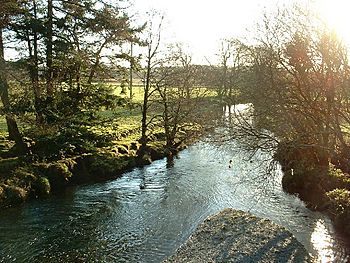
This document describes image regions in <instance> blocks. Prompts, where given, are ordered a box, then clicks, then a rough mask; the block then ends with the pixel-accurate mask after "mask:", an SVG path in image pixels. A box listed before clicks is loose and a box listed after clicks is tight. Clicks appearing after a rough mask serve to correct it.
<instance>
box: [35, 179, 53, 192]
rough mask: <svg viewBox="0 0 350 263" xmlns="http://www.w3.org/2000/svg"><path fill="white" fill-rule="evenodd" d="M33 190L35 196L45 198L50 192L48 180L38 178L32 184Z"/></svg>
mask: <svg viewBox="0 0 350 263" xmlns="http://www.w3.org/2000/svg"><path fill="white" fill-rule="evenodd" d="M33 188H34V191H35V193H36V195H37V196H47V195H48V194H50V191H51V185H50V182H49V179H47V178H46V177H39V178H38V179H37V180H36V181H35V182H34V184H33Z"/></svg>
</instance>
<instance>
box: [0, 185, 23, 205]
mask: <svg viewBox="0 0 350 263" xmlns="http://www.w3.org/2000/svg"><path fill="white" fill-rule="evenodd" d="M4 192H5V200H4V204H5V206H12V205H18V204H21V203H23V202H24V201H25V200H26V199H27V198H28V191H26V190H25V189H23V188H21V187H17V186H9V185H5V188H4Z"/></svg>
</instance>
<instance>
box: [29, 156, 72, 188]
mask: <svg viewBox="0 0 350 263" xmlns="http://www.w3.org/2000/svg"><path fill="white" fill-rule="evenodd" d="M70 165H72V163H71V162H67V161H66V160H62V161H57V162H51V163H38V164H35V167H36V168H37V170H38V173H39V174H41V175H42V176H43V177H46V178H47V179H48V180H49V182H50V185H51V189H52V190H57V189H60V188H62V187H64V186H65V185H67V184H68V181H69V179H70V178H71V177H72V176H73V174H72V172H71V171H70V169H69V166H70Z"/></svg>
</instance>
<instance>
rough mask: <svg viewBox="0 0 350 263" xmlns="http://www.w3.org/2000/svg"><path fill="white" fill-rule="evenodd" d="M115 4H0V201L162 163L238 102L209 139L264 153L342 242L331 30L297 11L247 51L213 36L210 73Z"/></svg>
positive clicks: (272, 23)
mask: <svg viewBox="0 0 350 263" xmlns="http://www.w3.org/2000/svg"><path fill="white" fill-rule="evenodd" d="M123 4H126V5H125V6H124V5H123ZM127 4H128V1H114V2H113V1H95V0H84V1H81V2H79V3H76V2H75V1H73V2H67V1H52V0H37V1H15V0H8V1H5V2H4V4H3V5H2V9H1V10H0V98H1V106H2V107H1V112H0V113H1V116H3V122H2V123H1V125H0V128H1V130H2V131H3V132H2V136H1V137H0V206H9V205H12V204H17V203H20V202H22V201H23V200H25V199H27V198H30V197H39V196H46V195H47V194H49V193H51V192H55V191H59V190H60V189H61V188H62V187H66V186H67V185H72V184H77V183H82V182H90V181H96V180H104V179H107V178H112V177H115V176H117V175H118V174H119V173H120V172H121V171H124V170H126V169H129V168H131V167H134V166H135V165H142V164H145V163H149V162H150V161H151V160H152V159H157V158H160V157H162V156H166V155H167V156H171V155H173V154H175V153H176V152H177V151H178V150H179V149H181V148H182V147H183V145H185V144H186V143H188V142H189V141H191V140H194V139H195V138H198V137H199V136H200V135H201V134H202V133H203V132H205V131H207V130H211V129H212V128H213V127H215V126H217V125H222V123H223V122H221V121H222V119H223V118H222V117H223V116H222V112H221V110H220V108H221V107H222V106H226V105H235V104H239V103H242V102H245V103H250V105H252V109H253V110H247V111H246V112H244V113H242V112H237V111H233V112H231V113H230V114H231V116H232V118H231V119H230V121H229V122H224V123H225V124H227V125H228V126H229V127H228V128H229V129H230V132H228V133H227V134H220V136H224V137H226V136H229V137H230V138H235V139H237V140H240V142H241V144H242V145H244V147H245V149H246V150H249V151H252V153H253V154H254V153H256V152H258V151H261V150H262V151H269V152H276V154H275V159H276V160H278V161H279V162H280V163H281V165H282V167H283V170H284V172H285V176H284V178H283V187H284V189H285V190H286V191H288V192H291V193H295V194H298V195H299V196H300V197H301V198H302V199H303V200H305V201H306V202H307V203H308V205H309V206H310V207H312V208H314V209H319V210H322V211H326V212H327V213H328V214H329V215H330V216H331V217H332V218H334V219H335V222H336V223H337V225H339V226H341V227H343V228H344V231H345V232H346V233H348V234H349V235H350V232H349V231H350V230H349V228H348V227H347V225H346V224H345V222H347V221H349V220H350V206H349V191H350V185H349V173H350V165H349V160H350V158H349V156H350V151H349V149H350V129H349V127H350V96H349V91H348V90H349V83H350V65H349V62H348V54H347V48H346V46H345V45H344V44H343V43H342V42H341V41H340V40H339V38H338V37H337V36H336V34H335V33H334V32H333V31H332V30H329V28H327V27H325V26H324V24H322V22H321V21H319V20H318V18H316V17H315V16H313V14H312V13H311V12H310V10H307V9H304V8H303V7H300V6H296V7H295V8H293V9H288V8H287V9H283V10H278V12H277V13H274V14H271V15H270V16H269V15H268V14H265V16H264V18H263V19H262V21H261V22H260V24H259V25H258V26H257V32H256V34H255V37H256V41H255V43H254V44H252V43H244V42H243V41H241V40H237V39H227V40H223V41H222V45H221V49H220V50H219V55H218V59H219V64H218V65H210V66H208V65H207V66H204V65H194V64H193V62H192V59H191V56H190V55H189V54H188V53H187V52H185V51H184V49H183V47H182V46H181V45H179V44H173V45H170V46H169V47H168V48H164V47H163V45H162V30H163V19H164V18H163V17H162V16H158V15H157V14H156V13H153V14H152V15H150V17H149V18H148V19H145V20H148V21H134V20H133V19H131V18H132V17H133V14H130V13H128V12H129V9H128V5H127ZM9 43H12V45H16V47H17V51H18V55H17V58H16V59H15V60H13V61H7V60H6V59H5V58H6V51H7V50H9V48H11V46H10V45H9ZM133 46H138V47H139V49H142V50H143V52H142V54H133V52H132V50H133ZM111 50H113V52H109V51H111ZM107 80H110V82H108V81H107ZM135 82H137V85H135V84H136V83H135ZM136 86H137V87H136ZM213 109H214V110H213ZM218 109H219V110H218ZM225 121H226V119H225ZM230 138H228V139H230Z"/></svg>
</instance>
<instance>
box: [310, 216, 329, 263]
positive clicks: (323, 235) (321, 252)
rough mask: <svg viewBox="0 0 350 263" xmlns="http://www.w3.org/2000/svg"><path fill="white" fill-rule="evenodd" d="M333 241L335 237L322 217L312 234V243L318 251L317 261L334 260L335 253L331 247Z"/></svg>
mask: <svg viewBox="0 0 350 263" xmlns="http://www.w3.org/2000/svg"><path fill="white" fill-rule="evenodd" d="M332 242H333V239H332V237H331V235H330V234H329V231H328V229H327V228H326V227H325V223H324V221H323V220H321V219H320V220H318V221H317V222H316V225H315V228H314V231H313V232H312V235H311V243H312V244H313V246H314V249H315V250H316V251H317V253H318V259H317V260H318V261H317V262H322V263H323V262H324V263H326V262H333V260H334V254H333V251H332V248H331V246H332Z"/></svg>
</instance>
